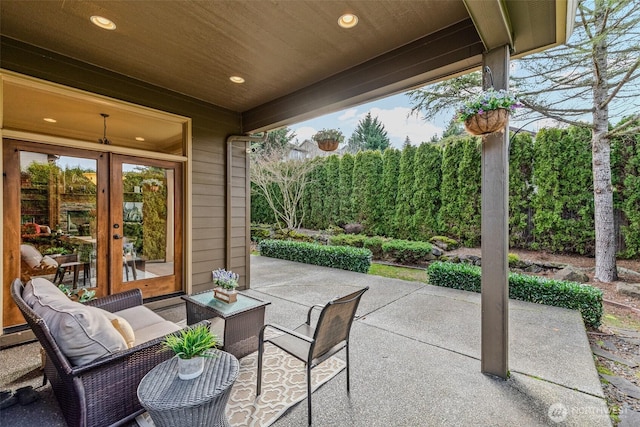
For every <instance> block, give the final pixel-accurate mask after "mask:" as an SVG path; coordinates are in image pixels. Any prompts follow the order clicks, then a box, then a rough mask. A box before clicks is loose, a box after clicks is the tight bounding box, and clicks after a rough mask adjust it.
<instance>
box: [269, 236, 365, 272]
mask: <svg viewBox="0 0 640 427" xmlns="http://www.w3.org/2000/svg"><path fill="white" fill-rule="evenodd" d="M259 250H260V254H261V255H264V256H268V257H272V258H280V259H286V260H289V261H296V262H303V263H306V264H315V265H322V266H324V267H333V268H340V269H342V270H350V271H357V272H359V273H366V272H368V271H369V267H370V266H371V258H372V255H371V251H370V250H369V249H364V248H354V247H350V246H327V245H319V244H317V243H307V242H294V241H289V240H263V241H262V242H260V245H259Z"/></svg>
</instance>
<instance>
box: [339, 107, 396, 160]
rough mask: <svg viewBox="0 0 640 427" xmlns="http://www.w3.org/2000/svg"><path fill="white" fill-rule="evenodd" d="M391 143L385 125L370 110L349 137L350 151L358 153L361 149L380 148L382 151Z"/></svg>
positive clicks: (348, 147) (348, 145)
mask: <svg viewBox="0 0 640 427" xmlns="http://www.w3.org/2000/svg"><path fill="white" fill-rule="evenodd" d="M390 144H391V142H390V141H389V137H388V136H387V131H386V130H385V129H384V125H383V124H382V123H381V122H379V121H378V118H377V117H371V113H370V112H369V113H367V115H366V116H365V117H364V119H362V120H360V122H358V126H357V127H356V129H355V131H353V134H352V135H351V137H350V138H349V142H348V144H347V150H348V151H349V152H350V153H357V152H358V151H361V150H380V151H381V152H382V151H384V150H385V148H387V147H389V145H390Z"/></svg>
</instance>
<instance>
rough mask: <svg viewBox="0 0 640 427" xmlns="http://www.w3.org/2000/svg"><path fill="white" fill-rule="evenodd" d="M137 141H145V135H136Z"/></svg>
mask: <svg viewBox="0 0 640 427" xmlns="http://www.w3.org/2000/svg"><path fill="white" fill-rule="evenodd" d="M136 141H140V142H142V141H144V138H143V137H141V136H136Z"/></svg>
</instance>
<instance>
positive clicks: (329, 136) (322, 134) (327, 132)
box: [312, 129, 344, 142]
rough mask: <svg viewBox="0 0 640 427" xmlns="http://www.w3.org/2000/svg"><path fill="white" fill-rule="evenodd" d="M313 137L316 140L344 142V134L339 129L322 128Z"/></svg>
mask: <svg viewBox="0 0 640 427" xmlns="http://www.w3.org/2000/svg"><path fill="white" fill-rule="evenodd" d="M312 138H313V140H314V141H316V142H318V141H326V140H330V141H338V142H342V141H344V134H343V133H342V131H340V130H339V129H322V130H320V131H318V132H316V134H315V135H313V137H312Z"/></svg>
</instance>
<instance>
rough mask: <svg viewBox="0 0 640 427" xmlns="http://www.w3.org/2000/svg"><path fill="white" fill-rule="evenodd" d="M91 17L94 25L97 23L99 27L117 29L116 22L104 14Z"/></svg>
mask: <svg viewBox="0 0 640 427" xmlns="http://www.w3.org/2000/svg"><path fill="white" fill-rule="evenodd" d="M89 19H90V20H91V22H92V23H93V24H94V25H97V26H98V27H100V28H103V29H105V30H115V29H116V24H115V23H114V22H113V21H112V20H111V19H108V18H105V17H103V16H98V15H94V16H92V17H91V18H89Z"/></svg>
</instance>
